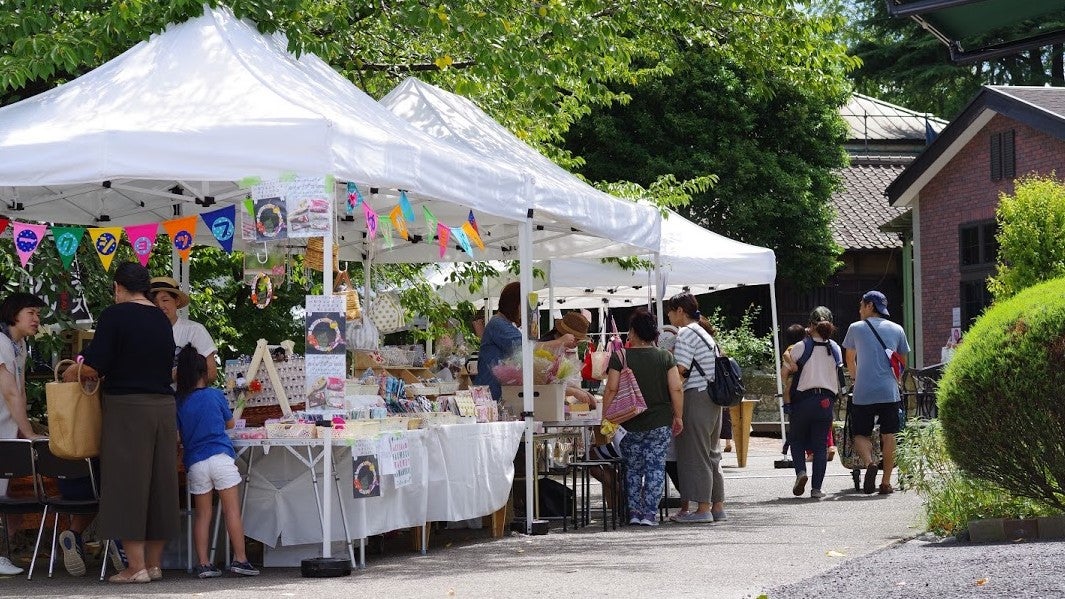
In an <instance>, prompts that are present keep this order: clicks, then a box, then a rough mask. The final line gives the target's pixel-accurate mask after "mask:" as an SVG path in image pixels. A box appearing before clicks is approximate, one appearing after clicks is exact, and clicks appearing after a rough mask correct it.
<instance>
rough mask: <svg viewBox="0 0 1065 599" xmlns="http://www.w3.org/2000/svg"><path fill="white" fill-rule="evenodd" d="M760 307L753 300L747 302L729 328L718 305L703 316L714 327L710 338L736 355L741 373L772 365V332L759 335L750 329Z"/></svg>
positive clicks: (730, 353)
mask: <svg viewBox="0 0 1065 599" xmlns="http://www.w3.org/2000/svg"><path fill="white" fill-rule="evenodd" d="M761 310H762V309H761V308H760V307H759V306H755V305H754V304H751V305H750V306H747V309H746V310H744V311H743V316H741V317H740V321H739V323H738V324H737V325H736V326H735V327H732V328H729V327H727V326H725V317H724V316H723V315H722V313H721V308H720V307H719V308H717V309H715V310H714V312H713V314H711V315H710V316H709V317H708V318H707V320H709V321H710V324H712V325H713V326H714V329H716V330H717V335H715V336H714V338H715V339H716V340H717V341H718V342H719V343H720V344H721V349H722V350H724V352H725V353H726V354H728V355H730V356H732V357H733V358H735V359H736V361H737V362H738V363H739V364H740V367H742V368H743V372H744V374H746V373H747V372H748V371H751V370H762V371H766V372H771V371H772V370H773V367H774V360H773V334H772V333H766V334H764V335H761V336H759V335H757V334H756V333H755V332H754V319H755V318H757V317H758V313H759V312H761ZM744 378H746V377H744Z"/></svg>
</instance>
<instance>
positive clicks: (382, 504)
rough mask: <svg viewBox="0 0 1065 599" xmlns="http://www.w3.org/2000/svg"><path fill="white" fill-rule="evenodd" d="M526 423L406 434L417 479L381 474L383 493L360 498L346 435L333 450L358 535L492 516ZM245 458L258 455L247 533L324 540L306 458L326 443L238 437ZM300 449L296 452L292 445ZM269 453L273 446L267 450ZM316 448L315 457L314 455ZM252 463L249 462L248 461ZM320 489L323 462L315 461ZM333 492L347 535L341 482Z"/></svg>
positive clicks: (336, 521) (271, 542)
mask: <svg viewBox="0 0 1065 599" xmlns="http://www.w3.org/2000/svg"><path fill="white" fill-rule="evenodd" d="M524 429H525V424H524V423H523V422H491V423H484V424H457V425H451V426H439V427H433V428H429V429H423V430H414V431H403V433H402V434H404V435H405V436H406V437H407V439H408V441H409V445H410V458H411V474H412V475H413V479H414V480H413V481H412V482H411V484H409V485H406V486H404V487H401V488H399V489H397V488H396V486H395V481H394V478H395V477H394V475H385V476H382V477H381V496H380V497H371V498H366V499H355V498H354V494H353V492H352V486H351V481H352V474H353V473H352V457H351V448H350V447H348V446H345V445H341V444H342V443H344V441H343V440H337V441H335V443H337V444H338V445H336V446H334V447H333V457H334V463H335V464H336V469H337V473H338V474H339V476H340V489H341V492H340V500H341V501H342V502H343V506H344V512H345V514H346V515H347V521H348V528H349V532H350V533H351V536H352V538H356V539H357V538H363V537H367V536H370V535H375V534H381V533H384V532H388V531H391V530H398V529H402V528H409V527H411V526H421V525H422V524H424V523H426V522H442V521H447V522H451V521H456V520H466V519H469V518H475V517H478V516H484V515H487V514H491V513H492V512H494V511H496V510H498V509H499V508H501V507H503V505H505V504H506V502H507V497H508V495H509V493H510V487H511V484H512V483H513V481H514V455H515V453H516V452H517V449H518V444H519V443H520V442H521V436H522V433H523V432H524ZM233 444H234V446H235V447H236V448H237V450H238V451H240V452H241V454H242V458H243V459H244V460H245V463H246V461H247V460H248V459H249V458H250V460H251V474H250V477H249V480H248V485H247V493H248V494H247V501H246V503H245V505H244V513H243V516H244V518H243V519H244V533H245V534H246V535H247V536H249V537H251V538H253V539H256V540H259V541H261V542H263V543H265V544H266V545H268V546H270V547H276V546H277V545H278V544H280V545H300V544H307V543H321V541H322V526H321V521H320V519H319V512H318V507H317V506H316V505H315V495H314V490H313V488H312V486H311V471H310V469H309V468H308V466H307V465H306V464H305V463H303V462H302V461H301V460H300V459H299V458H297V457H296V456H294V455H293V453H292V451H294V452H296V453H298V454H299V455H300V456H302V459H303V460H306V461H313V460H314V459H315V458H318V457H319V456H320V455H321V452H322V440H320V439H317V440H307V441H296V440H279V441H271V440H252V441H234V443H233ZM290 449H291V450H292V451H289V450H290ZM264 450H265V451H264ZM308 450H309V451H310V455H311V459H308V457H307V456H308ZM242 467H244V465H242ZM315 470H316V472H317V475H318V490H319V494H320V493H321V490H322V483H321V475H322V463H321V460H318V461H317V462H315ZM329 490H330V492H331V493H333V495H332V498H331V499H332V502H333V505H332V523H331V534H330V536H331V537H332V540H335V541H338V540H344V538H345V537H344V526H343V521H342V520H341V511H340V509H339V506H338V505H337V493H336V490H335V487H334V486H333V485H332V484H330V485H329Z"/></svg>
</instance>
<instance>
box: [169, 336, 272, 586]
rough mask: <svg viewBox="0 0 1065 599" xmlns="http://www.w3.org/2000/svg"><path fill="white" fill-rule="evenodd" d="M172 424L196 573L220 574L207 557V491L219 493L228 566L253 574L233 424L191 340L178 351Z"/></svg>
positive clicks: (208, 499)
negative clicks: (187, 497) (180, 450)
mask: <svg viewBox="0 0 1065 599" xmlns="http://www.w3.org/2000/svg"><path fill="white" fill-rule="evenodd" d="M175 382H176V384H177V424H178V431H179V432H180V433H181V444H182V446H184V448H185V454H184V461H185V472H186V478H187V484H188V486H189V492H190V493H192V496H193V501H194V506H195V510H196V516H195V518H194V525H193V535H192V536H193V540H194V541H195V544H196V556H197V558H198V559H199V565H198V566H196V575H197V576H199V577H200V578H215V577H218V576H221V575H222V572H221V570H219V569H218V568H217V567H216V566H215V565H214V564H212V563H210V562H209V561H208V557H207V534H208V532H209V529H210V527H211V500H212V496H211V491H213V490H217V491H218V499H219V502H220V503H221V504H222V513H223V514H224V515H225V519H226V531H227V532H228V533H229V539H230V542H231V543H232V544H233V558H234V561H233V562H232V563H231V564H230V566H229V570H230V571H231V572H234V573H236V574H242V575H244V576H256V575H257V574H259V571H258V570H256V569H255V568H253V567H252V565H251V564H249V563H248V555H247V553H246V552H245V550H244V524H243V523H242V522H241V519H240V503H239V502H240V499H239V497H238V496H237V485H239V484H240V472H239V471H238V470H237V465H236V463H235V460H236V456H237V454H236V452H234V451H233V443H232V442H231V441H230V440H229V436H228V435H226V429H227V428H232V427H233V424H234V420H233V413H232V412H230V411H229V402H228V401H226V397H225V395H223V394H222V392H221V391H220V390H218V389H215V388H213V387H208V386H207V360H206V359H204V357H203V356H201V355H200V353H199V352H198V351H196V348H194V347H193V346H192V344H191V343H190V344H187V345H186V346H185V347H184V348H182V349H181V352H180V353H178V360H177V375H176V381H175Z"/></svg>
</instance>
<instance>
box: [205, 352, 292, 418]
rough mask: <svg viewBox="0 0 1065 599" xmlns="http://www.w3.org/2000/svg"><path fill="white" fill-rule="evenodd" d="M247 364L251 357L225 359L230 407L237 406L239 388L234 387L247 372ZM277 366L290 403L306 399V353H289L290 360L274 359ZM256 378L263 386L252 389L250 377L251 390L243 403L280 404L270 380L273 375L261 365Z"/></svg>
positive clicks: (256, 404) (248, 384)
mask: <svg viewBox="0 0 1065 599" xmlns="http://www.w3.org/2000/svg"><path fill="white" fill-rule="evenodd" d="M248 364H249V361H248V360H243V359H242V360H227V361H226V368H225V371H226V398H227V399H229V405H230V407H231V408H235V407H236V405H237V392H236V390H235V387H236V385H237V379H238V378H242V379H243V378H245V375H247V373H248ZM274 366H275V368H277V374H278V377H279V378H280V379H281V386H282V387H284V389H285V395H287V396H288V403H289V405H295V404H299V403H304V402H305V401H306V387H305V380H306V376H305V374H304V360H303V356H295V355H289V356H288V359H287V360H285V361H284V362H275V363H274ZM255 380H256V381H258V385H256V386H257V387H261V390H259V391H258V392H251V385H252V381H247V382H246V383H245V384H246V385H247V386H248V387H249V392H248V393H246V394H245V398H244V405H245V406H247V407H255V406H274V405H277V395H276V394H275V393H274V388H273V385H271V384H270V378H269V377H268V376H267V374H266V369H265V368H263V367H259V372H258V373H256V378H255Z"/></svg>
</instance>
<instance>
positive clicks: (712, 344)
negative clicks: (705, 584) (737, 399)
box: [666, 293, 726, 523]
mask: <svg viewBox="0 0 1065 599" xmlns="http://www.w3.org/2000/svg"><path fill="white" fill-rule="evenodd" d="M666 309H667V310H668V316H669V322H670V324H672V325H673V326H675V327H677V341H676V345H675V346H674V348H673V355H674V356H675V358H676V362H677V369H678V370H679V371H680V375H681V376H682V377H687V380H686V381H685V382H684V431H683V432H682V433H681V434H680V435H678V436H677V438H676V448H677V471H678V475H679V476H678V478H679V479H680V500H681V509H680V511H679V512H677V513H676V514H674V515H673V516H670V519H671V520H674V521H675V522H685V523H704V522H722V521H724V520H726V516H725V507H724V506H725V504H724V501H725V477H724V475H723V473H722V471H721V448H720V447H719V445H720V444H721V406H719V405H717V404H715V403H714V402H713V401H712V400H711V399H710V393H709V391H708V388H709V385H710V384H711V383H712V382H713V380H714V379H713V377H714V360H715V358H716V356H717V342H716V341H714V337H713V333H714V329H713V327H711V326H710V322H709V321H707V320H706V318H704V317H703V316H702V313H701V312H700V311H699V304H698V302H696V301H695V296H693V295H692V294H690V293H680V294H677V295H675V296H673V297H671V298H669V303H668V306H667V308H666ZM692 501H694V502H697V503H698V508H697V509H696V511H694V512H689V511H688V507H689V504H690V503H691V502H692Z"/></svg>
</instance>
